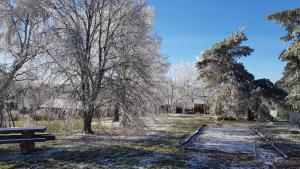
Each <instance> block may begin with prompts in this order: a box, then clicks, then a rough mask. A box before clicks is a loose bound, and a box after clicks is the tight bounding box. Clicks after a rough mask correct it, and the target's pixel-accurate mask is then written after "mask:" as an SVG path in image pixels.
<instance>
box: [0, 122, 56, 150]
mask: <svg viewBox="0 0 300 169" xmlns="http://www.w3.org/2000/svg"><path fill="white" fill-rule="evenodd" d="M46 129H47V128H46V127H28V128H27V127H26V128H0V144H12V143H20V148H21V153H22V154H30V153H32V152H33V151H34V147H35V142H44V141H48V140H55V136H54V135H51V134H36V132H38V133H42V132H45V131H46Z"/></svg>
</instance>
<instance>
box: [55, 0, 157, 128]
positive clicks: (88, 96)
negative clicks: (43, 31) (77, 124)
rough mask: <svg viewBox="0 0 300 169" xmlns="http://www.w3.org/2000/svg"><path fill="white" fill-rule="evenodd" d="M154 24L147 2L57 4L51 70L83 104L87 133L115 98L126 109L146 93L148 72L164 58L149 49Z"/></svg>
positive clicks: (59, 0) (72, 0) (62, 0)
mask: <svg viewBox="0 0 300 169" xmlns="http://www.w3.org/2000/svg"><path fill="white" fill-rule="evenodd" d="M153 21H154V12H153V10H152V9H151V8H150V7H149V6H148V5H147V3H146V2H145V1H143V0H118V1H115V0H53V22H54V24H55V28H54V29H53V42H54V43H53V47H52V49H51V50H49V54H50V55H51V57H52V58H53V61H54V62H55V65H53V66H52V69H53V70H54V71H53V72H55V73H56V74H60V79H61V81H63V82H60V83H61V84H63V85H65V86H69V88H72V89H73V92H72V93H74V94H75V97H74V98H76V99H78V100H79V101H80V102H81V104H82V105H81V109H82V112H83V113H82V115H83V119H84V132H85V133H93V131H92V126H91V124H92V119H93V117H94V115H95V113H96V112H97V111H99V110H101V107H102V106H103V105H105V104H107V103H109V102H111V101H112V98H117V99H118V100H117V102H118V101H119V102H120V103H124V104H122V105H128V104H127V103H132V102H133V101H137V97H138V96H139V94H140V95H141V96H142V93H141V92H144V91H148V90H142V89H148V88H147V85H146V86H144V85H143V86H142V87H141V88H139V87H140V84H142V83H145V82H146V81H149V80H148V79H149V78H151V75H149V74H151V71H152V69H148V67H149V65H151V64H152V63H154V62H155V61H157V58H159V57H160V55H159V56H158V54H157V52H156V50H157V48H151V46H153V44H154V45H155V44H156V41H155V40H153V38H152V37H151V36H150V31H151V28H152V25H153ZM151 53H155V55H157V56H156V57H154V55H153V54H151ZM137 89H138V90H137ZM139 91H141V92H139ZM112 95H113V96H114V95H116V96H117V97H112ZM132 95H134V97H132ZM123 98H124V99H126V101H123V100H122V99H123ZM125 103H126V104H125ZM135 104H138V102H136V103H135ZM123 107H125V106H123ZM126 113H136V112H135V111H126ZM123 115H128V116H129V114H123ZM130 116H134V115H130Z"/></svg>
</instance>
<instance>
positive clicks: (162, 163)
mask: <svg viewBox="0 0 300 169" xmlns="http://www.w3.org/2000/svg"><path fill="white" fill-rule="evenodd" d="M147 122H148V126H149V128H148V129H147V130H146V131H144V132H143V133H141V134H140V135H135V136H130V135H127V136H124V132H123V131H122V130H121V129H120V128H119V127H118V125H117V124H114V123H111V120H109V119H106V120H104V121H102V123H101V124H102V125H101V126H102V128H100V127H98V128H96V127H97V126H98V125H97V123H96V122H95V123H93V124H94V128H96V129H98V130H97V132H96V135H83V134H81V130H80V127H81V122H77V124H76V125H75V126H76V127H75V130H72V131H71V130H70V131H68V130H67V131H66V132H64V130H63V129H62V125H61V122H59V121H57V122H52V123H51V124H47V123H46V122H37V124H41V125H46V126H47V127H48V128H49V129H50V130H49V132H54V133H55V134H56V135H57V140H56V141H53V142H46V143H37V144H36V147H37V149H36V152H35V153H34V154H32V155H26V156H23V155H20V152H19V145H18V144H10V145H0V168H207V167H212V166H213V167H214V168H222V167H223V168H224V167H227V168H236V167H238V168H276V166H281V165H283V164H289V166H290V167H291V168H296V167H297V164H295V163H296V162H297V160H298V159H296V158H293V161H290V160H285V159H282V158H281V157H280V155H278V154H276V152H275V151H274V150H273V149H272V147H270V146H268V145H267V144H265V143H264V142H263V140H261V139H260V138H259V137H258V136H257V135H255V134H254V133H253V132H251V131H250V130H249V128H248V126H250V125H251V126H252V125H254V123H249V122H245V121H219V122H216V121H214V120H212V119H211V118H210V117H208V116H202V115H182V114H179V115H176V114H170V115H161V116H159V117H156V118H149V120H147ZM19 124H21V122H19ZM202 124H208V128H207V129H204V132H203V133H201V134H200V135H199V137H197V139H196V142H194V145H196V148H195V147H194V148H190V147H189V148H178V145H179V144H180V143H182V142H183V141H184V140H185V139H186V138H188V137H189V136H191V134H192V133H193V132H194V131H196V130H197V129H198V128H199V127H200V126H201V125H202ZM294 130H295V131H296V130H297V131H298V129H294ZM295 131H294V132H292V133H293V134H292V136H293V137H292V138H293V139H294V141H295V140H297V139H298V138H299V133H296V132H295ZM254 142H256V144H257V145H256V147H257V148H256V149H257V155H256V156H255V154H254V153H253V152H254V146H253V143H254ZM232 148H233V149H232ZM264 157H271V159H268V158H267V160H265V159H264ZM273 157H274V158H273ZM275 157H276V159H275ZM292 164H295V165H292Z"/></svg>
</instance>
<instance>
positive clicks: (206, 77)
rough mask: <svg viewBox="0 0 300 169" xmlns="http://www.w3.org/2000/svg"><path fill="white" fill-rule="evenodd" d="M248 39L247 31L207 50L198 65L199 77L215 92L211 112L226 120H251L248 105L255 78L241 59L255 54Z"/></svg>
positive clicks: (212, 94)
mask: <svg viewBox="0 0 300 169" xmlns="http://www.w3.org/2000/svg"><path fill="white" fill-rule="evenodd" d="M246 40H247V37H246V35H245V34H244V32H243V31H239V32H236V33H234V34H232V35H231V36H230V37H229V38H226V39H225V40H224V41H222V42H220V43H217V44H215V45H214V46H213V47H212V48H211V49H208V50H205V51H204V52H203V54H202V57H201V58H200V61H199V62H198V63H197V66H198V71H199V78H200V79H201V80H202V81H203V82H204V85H205V87H206V88H207V89H209V90H210V91H211V93H210V95H211V96H210V97H209V107H210V111H211V112H212V113H214V114H217V115H219V116H221V117H224V118H235V119H238V118H247V113H248V102H249V98H250V91H251V85H250V83H251V82H252V81H253V80H254V76H253V75H252V74H250V73H249V72H248V71H247V70H246V69H245V67H244V66H243V64H241V63H238V62H237V59H238V58H240V57H245V56H248V55H250V54H251V53H252V52H253V49H251V48H250V47H248V46H243V45H242V43H243V42H244V41H246Z"/></svg>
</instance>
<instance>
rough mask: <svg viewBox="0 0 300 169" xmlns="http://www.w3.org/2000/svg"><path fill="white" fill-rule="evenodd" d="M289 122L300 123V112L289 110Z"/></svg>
mask: <svg viewBox="0 0 300 169" xmlns="http://www.w3.org/2000/svg"><path fill="white" fill-rule="evenodd" d="M288 115H289V122H291V123H295V124H300V113H297V112H289V113H288Z"/></svg>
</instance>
